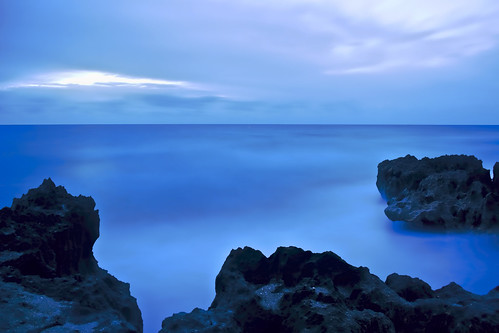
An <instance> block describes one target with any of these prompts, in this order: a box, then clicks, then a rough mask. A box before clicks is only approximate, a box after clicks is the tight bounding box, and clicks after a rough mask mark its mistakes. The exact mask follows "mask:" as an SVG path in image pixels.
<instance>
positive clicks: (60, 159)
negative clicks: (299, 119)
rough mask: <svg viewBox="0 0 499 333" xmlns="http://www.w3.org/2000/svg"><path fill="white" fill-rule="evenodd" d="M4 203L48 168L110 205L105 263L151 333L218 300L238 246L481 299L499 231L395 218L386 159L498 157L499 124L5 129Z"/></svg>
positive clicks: (495, 275) (0, 130)
mask: <svg viewBox="0 0 499 333" xmlns="http://www.w3.org/2000/svg"><path fill="white" fill-rule="evenodd" d="M0 138H1V142H2V145H1V149H0V163H1V171H2V172H1V176H0V177H1V182H0V186H1V191H0V204H1V205H2V207H3V206H10V204H11V202H12V198H13V197H19V196H20V195H22V194H23V193H25V192H26V191H27V190H28V189H29V188H33V187H37V186H38V185H39V184H41V182H42V180H43V179H44V178H47V177H51V178H52V179H53V180H54V182H55V183H56V184H57V185H63V186H65V187H66V189H67V190H68V191H69V192H70V193H71V194H73V195H78V194H83V195H91V196H92V197H93V198H94V199H95V201H96V203H97V208H98V209H99V211H100V217H101V236H100V238H99V239H98V240H97V242H96V244H95V247H94V253H95V257H96V258H97V260H98V261H99V265H100V266H101V267H103V268H105V269H107V270H109V272H110V273H111V274H113V275H115V276H116V277H117V278H119V279H120V280H122V281H126V282H129V283H130V284H131V291H132V294H133V296H135V297H136V298H137V299H138V304H139V307H140V308H141V310H142V314H143V318H144V324H145V325H144V328H145V332H155V331H158V330H159V329H160V326H161V320H162V319H164V318H165V317H166V316H170V315H171V314H172V313H175V312H180V311H187V312H190V311H191V310H192V309H193V308H194V307H201V308H207V307H208V306H209V305H210V302H211V301H212V299H213V297H214V294H215V291H214V287H215V277H216V274H217V273H218V271H219V270H220V268H221V266H222V264H223V262H224V260H225V257H226V256H227V255H228V254H229V252H230V250H231V249H233V248H237V247H243V246H251V247H254V248H257V249H259V250H261V251H262V252H263V253H264V254H266V255H270V254H271V253H273V252H274V251H275V249H276V248H277V247H278V246H288V245H294V246H298V247H302V248H304V249H307V250H312V251H314V252H322V251H333V252H335V253H337V254H338V255H340V256H341V257H342V258H343V259H345V260H346V261H347V262H349V263H350V264H352V265H356V266H367V267H369V268H370V270H371V272H372V273H374V274H376V275H378V276H379V277H380V278H381V279H383V280H384V279H385V278H386V276H387V275H388V274H390V273H392V272H397V273H399V274H408V275H411V276H417V277H419V278H421V279H423V280H425V281H427V282H428V283H430V285H431V286H432V287H433V288H440V287H442V286H443V285H446V284H448V283H449V282H451V281H455V282H457V283H458V284H460V285H462V286H463V287H464V288H465V289H468V290H470V291H473V292H475V293H481V294H484V293H486V292H488V291H489V290H490V289H492V288H493V287H495V286H496V285H498V284H499V264H498V262H499V237H498V235H497V234H496V235H491V234H476V233H447V234H442V233H440V234H439V233H424V232H416V231H409V230H407V229H405V228H404V227H403V224H401V223H393V222H391V221H389V220H388V219H387V218H386V217H385V215H384V213H383V209H384V208H385V206H386V204H385V202H384V201H383V200H382V199H381V196H380V195H379V192H378V190H377V188H376V185H375V182H376V174H377V164H378V163H379V162H381V161H383V160H385V159H393V158H396V157H400V156H405V155H406V154H412V155H415V156H416V157H418V158H421V157H424V156H429V157H435V156H439V155H443V154H473V155H475V156H477V157H478V158H479V159H481V160H483V162H484V167H486V168H487V169H491V168H492V166H493V165H494V163H495V162H496V161H499V126H302V125H297V126H270V125H267V126H256V125H253V126H249V125H248V126H245V125H237V126H236V125H114V126H0Z"/></svg>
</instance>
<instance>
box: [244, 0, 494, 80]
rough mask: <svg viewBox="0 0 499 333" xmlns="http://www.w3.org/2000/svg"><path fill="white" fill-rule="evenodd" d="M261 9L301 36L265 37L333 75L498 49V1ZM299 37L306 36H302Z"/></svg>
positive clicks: (292, 3) (272, 0)
mask: <svg viewBox="0 0 499 333" xmlns="http://www.w3.org/2000/svg"><path fill="white" fill-rule="evenodd" d="M239 4H242V5H244V6H247V7H258V8H259V10H260V11H262V13H263V14H261V15H260V16H261V17H264V18H266V19H267V20H270V19H274V24H276V25H282V26H285V27H286V28H287V29H288V31H289V32H295V35H296V38H295V40H294V43H293V44H292V47H289V46H290V45H286V44H285V43H284V42H282V41H284V40H286V39H285V38H283V35H279V34H275V33H273V32H269V34H268V35H266V36H265V35H262V36H260V37H261V38H262V40H267V39H272V42H268V44H272V45H274V48H275V49H279V48H281V49H280V52H282V53H283V54H287V55H289V56H291V57H293V56H296V55H301V57H303V58H307V59H308V60H310V61H314V62H315V63H318V64H320V65H321V66H322V67H323V68H324V72H325V73H326V74H335V75H337V74H358V73H377V72H386V71H390V70H396V69H408V68H409V69H414V68H435V67H443V66H448V65H452V64H455V63H457V62H458V61H460V60H462V59H464V58H467V57H471V56H474V55H477V54H480V53H482V52H484V51H487V50H491V49H492V48H494V47H495V46H496V45H497V41H498V39H499V3H497V1H495V0H477V1H468V0H431V1H430V0H406V1H400V0H378V1H371V0H349V1H343V0H327V1H326V0H286V1H284V0H269V1H266V2H265V3H256V4H255V2H251V1H247V0H240V1H239ZM297 31H299V32H300V33H296V32H297Z"/></svg>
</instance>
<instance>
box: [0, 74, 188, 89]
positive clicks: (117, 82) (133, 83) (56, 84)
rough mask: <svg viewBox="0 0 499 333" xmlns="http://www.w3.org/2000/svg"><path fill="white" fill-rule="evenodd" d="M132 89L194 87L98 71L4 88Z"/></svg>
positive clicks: (50, 76) (46, 76) (36, 79)
mask: <svg viewBox="0 0 499 333" xmlns="http://www.w3.org/2000/svg"><path fill="white" fill-rule="evenodd" d="M79 86H87V87H132V88H149V89H153V88H161V87H163V88H165V87H167V88H186V89H193V88H194V86H193V85H192V84H190V83H187V82H184V81H167V80H158V79H150V78H137V77H130V76H123V75H119V74H114V73H106V72H98V71H67V72H56V73H49V74H44V75H40V76H37V77H34V78H30V79H27V80H22V81H19V82H13V83H10V84H7V85H5V86H4V88H30V87H31V88H32V87H40V88H68V87H79Z"/></svg>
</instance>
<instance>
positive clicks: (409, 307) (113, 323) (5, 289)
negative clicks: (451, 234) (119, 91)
mask: <svg viewBox="0 0 499 333" xmlns="http://www.w3.org/2000/svg"><path fill="white" fill-rule="evenodd" d="M378 170H379V172H378V182H377V185H378V189H379V190H380V192H381V193H382V195H383V196H384V197H385V198H387V201H388V205H389V207H388V208H387V211H388V212H387V215H390V214H394V215H393V216H396V217H397V218H399V217H400V216H410V217H411V218H412V217H414V218H413V219H412V220H410V221H409V222H411V223H416V224H417V223H419V224H422V225H424V226H427V225H430V226H433V225H434V224H437V225H439V226H443V227H445V228H463V226H464V227H466V228H472V229H473V228H475V229H476V228H478V229H480V230H482V229H487V230H489V229H490V228H491V227H493V226H494V225H495V224H494V223H496V222H497V220H496V219H495V218H494V216H496V215H494V214H497V211H496V206H495V205H496V201H495V200H496V198H497V193H498V191H497V189H498V186H497V184H498V183H499V180H497V177H496V175H498V174H499V164H496V166H495V167H494V179H490V175H488V174H487V172H488V170H485V169H483V168H482V166H481V162H480V161H478V160H477V159H476V158H474V157H469V156H444V157H441V158H437V159H423V160H421V161H419V160H417V159H416V158H415V157H412V156H406V157H404V158H400V159H397V160H394V161H384V162H382V163H380V165H379V167H378ZM452 182H454V183H455V186H454V185H452V186H451V188H450V187H449V184H454V183H452ZM432 188H433V190H431V189H432ZM430 191H433V192H431V193H433V198H434V199H435V200H434V201H438V202H443V203H444V204H442V205H440V206H439V205H438V204H432V202H434V201H431V200H429V199H424V200H425V201H424V202H420V201H418V200H423V199H421V198H425V197H427V196H429V195H430V194H429V193H430ZM452 191H454V192H456V193H458V194H457V195H451V194H452ZM477 193H478V194H477ZM410 200H413V203H412V204H411V205H409V204H408V202H410ZM456 200H457V201H456ZM401 202H402V203H403V205H401V204H400V203H401ZM465 204H468V205H469V208H463V207H464V205H465ZM424 205H429V207H430V208H432V207H433V208H435V209H433V210H432V209H430V208H428V207H427V206H424ZM447 205H450V206H449V207H453V206H452V205H458V206H459V205H460V206H459V207H462V209H463V210H464V209H467V213H466V214H464V213H459V214H457V215H453V214H450V215H449V214H448V213H449V212H451V211H450V210H449V209H450V208H449V209H447V208H445V207H447ZM437 208H438V209H437ZM415 212H417V214H416V213H415ZM396 214H399V215H396ZM404 214H405V215H404ZM431 214H441V216H442V219H443V221H444V222H441V221H440V220H436V221H437V222H435V223H428V222H425V221H426V220H425V219H429V221H434V220H433V219H430V217H432V216H434V215H431ZM487 214H489V215H487ZM478 215H479V216H480V219H478V220H477V218H476V216H478ZM390 216H392V215H390ZM435 216H436V215H435ZM470 216H474V218H473V219H471V217H470ZM468 218H469V219H471V220H469V219H468ZM470 221H471V222H470ZM472 221H475V222H476V221H480V223H478V224H477V223H472ZM99 224H100V220H99V215H98V211H97V210H95V202H94V200H93V199H92V198H91V197H85V196H81V195H80V196H78V197H75V196H72V195H70V194H68V193H67V191H66V190H65V189H64V187H62V186H56V185H55V184H54V183H53V182H52V180H50V179H45V180H44V181H43V183H42V184H41V185H40V186H39V187H38V188H36V189H31V190H29V191H28V193H27V194H25V195H23V196H22V197H21V198H18V199H14V200H13V203H12V206H11V207H10V208H8V207H6V208H3V209H1V210H0V311H1V312H2V313H3V314H8V315H2V317H1V318H0V331H2V332H9V333H17V332H19V333H21V332H23V333H24V332H40V333H59V332H60V333H62V332H118V333H120V332H129V333H131V332H142V329H143V328H142V327H143V326H142V317H141V312H140V310H139V308H138V306H137V302H136V299H135V298H134V297H132V296H131V295H130V288H129V285H128V284H127V283H124V282H121V281H119V280H117V279H116V278H115V277H113V276H112V275H110V274H109V273H108V272H107V271H105V270H103V269H102V268H100V267H99V266H98V264H97V261H96V259H95V258H94V256H93V250H92V249H93V245H94V243H95V241H96V240H97V238H98V237H99ZM215 290H216V296H215V299H214V300H213V302H212V304H211V306H210V308H209V309H207V310H202V309H199V308H196V309H194V310H193V311H192V312H191V313H178V314H175V315H173V316H171V317H169V318H166V319H165V320H164V321H163V324H162V328H161V330H160V333H166V332H172V333H180V332H182V333H183V332H185V333H187V332H200V333H215V332H228V333H229V332H230V333H238V332H244V333H253V332H259V333H266V332H269V333H270V332H272V333H274V332H283V333H286V332H290V333H291V332H321V333H322V332H499V286H498V287H496V288H494V289H493V290H491V291H490V292H489V293H488V294H486V295H476V294H473V293H471V292H468V291H465V290H464V289H463V288H462V287H460V286H459V285H457V284H455V283H450V284H449V285H447V286H445V287H443V288H440V289H437V290H433V289H432V288H431V287H430V286H429V285H428V284H427V283H426V282H424V281H422V280H420V279H418V278H413V277H409V276H405V275H398V274H396V273H394V274H391V275H389V276H388V277H387V279H386V280H385V281H381V280H380V279H379V278H378V277H377V276H375V275H373V274H371V273H370V272H369V269H368V268H366V267H354V266H352V265H350V264H348V263H347V262H345V261H344V260H343V259H341V258H340V257H339V256H338V255H336V254H334V253H332V252H324V253H312V252H310V251H304V250H302V249H300V248H296V247H280V248H278V249H277V250H276V252H275V253H274V254H272V255H271V256H269V257H266V256H264V255H263V254H262V253H261V252H260V251H258V250H255V249H252V248H249V247H245V248H238V249H236V250H232V251H231V253H230V254H229V256H228V257H227V259H226V261H225V263H224V264H223V266H222V268H221V270H220V273H219V274H218V276H217V278H216V283H215Z"/></svg>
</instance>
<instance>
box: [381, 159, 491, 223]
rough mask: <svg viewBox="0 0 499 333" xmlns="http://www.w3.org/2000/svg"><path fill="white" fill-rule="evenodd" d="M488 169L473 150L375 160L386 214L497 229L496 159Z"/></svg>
mask: <svg viewBox="0 0 499 333" xmlns="http://www.w3.org/2000/svg"><path fill="white" fill-rule="evenodd" d="M493 172H494V178H493V180H492V179H491V178H490V171H489V170H487V169H484V168H483V166H482V161H480V160H478V159H477V158H476V157H474V156H466V155H445V156H441V157H437V158H427V157H425V158H423V159H421V160H418V159H417V158H416V157H414V156H411V155H407V156H405V157H401V158H397V159H395V160H386V161H383V162H381V163H380V164H379V165H378V178H377V181H376V185H377V187H378V190H379V191H380V193H381V195H382V197H383V198H384V199H385V200H386V201H387V205H388V207H387V208H386V209H385V214H386V216H387V217H388V218H389V219H390V220H392V221H406V222H409V223H410V225H413V226H415V227H430V228H440V229H474V230H497V229H498V228H499V222H498V220H499V191H498V190H499V180H498V177H497V175H498V174H499V163H496V164H495V166H494V169H493Z"/></svg>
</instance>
